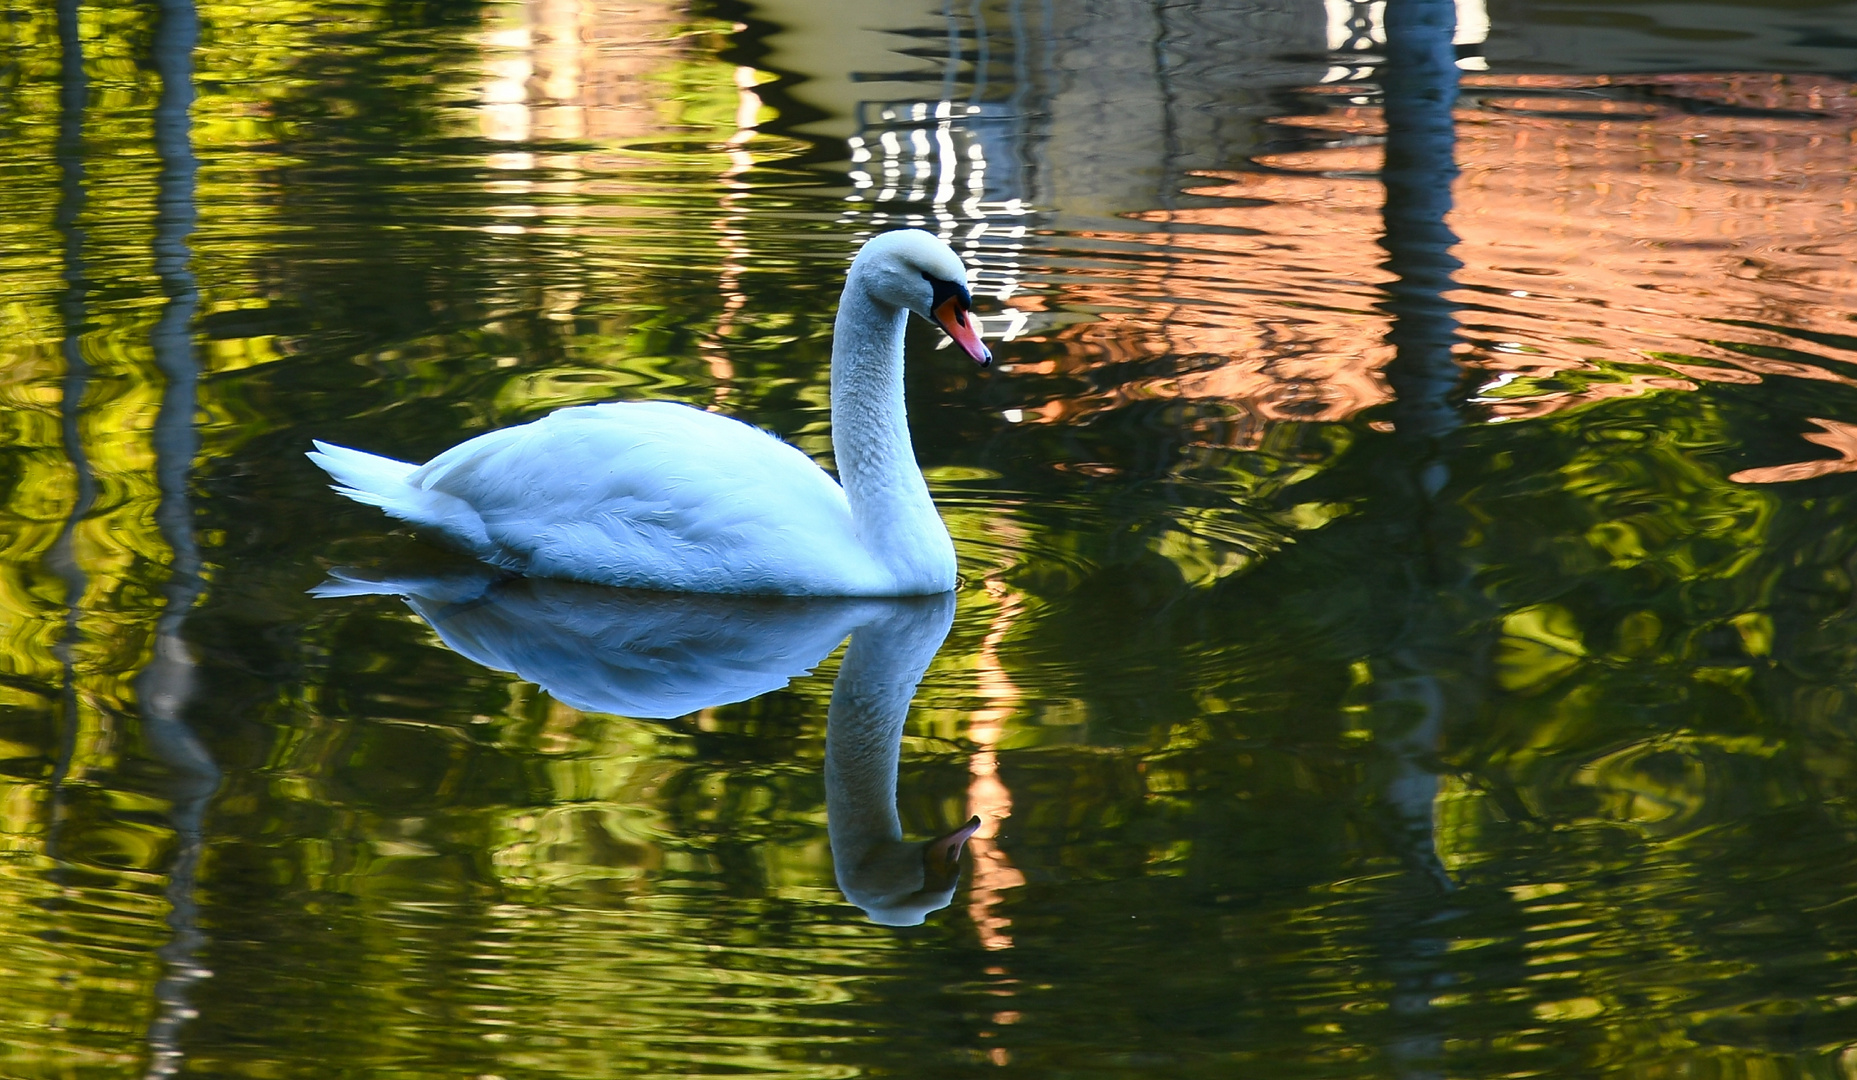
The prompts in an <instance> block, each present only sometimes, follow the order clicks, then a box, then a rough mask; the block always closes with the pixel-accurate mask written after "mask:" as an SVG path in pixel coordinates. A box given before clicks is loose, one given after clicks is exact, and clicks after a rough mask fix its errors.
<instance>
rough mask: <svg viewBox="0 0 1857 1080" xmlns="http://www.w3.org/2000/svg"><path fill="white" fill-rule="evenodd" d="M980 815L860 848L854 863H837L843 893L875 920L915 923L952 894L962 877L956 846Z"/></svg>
mask: <svg viewBox="0 0 1857 1080" xmlns="http://www.w3.org/2000/svg"><path fill="white" fill-rule="evenodd" d="M979 828H980V819H979V818H977V817H975V818H969V819H968V821H967V824H965V825H962V826H961V827H960V828H958V829H956V830H954V831H953V832H951V833H948V834H946V835H943V836H938V837H936V838H935V839H933V840H928V841H925V842H922V843H915V844H911V843H905V842H903V841H900V840H899V841H889V842H885V843H881V844H878V845H876V846H875V847H873V848H872V849H871V850H869V851H867V852H865V853H864V857H863V858H861V859H859V860H858V862H857V864H856V865H855V866H840V867H838V887H839V888H840V889H841V890H843V891H844V894H845V899H847V900H849V901H851V902H852V903H854V904H856V905H857V906H859V907H861V908H863V909H864V914H866V915H868V916H870V921H871V922H874V923H877V924H878V925H880V926H918V925H920V924H921V922H922V920H924V919H926V918H928V915H929V912H931V911H939V910H941V909H942V908H945V907H947V906H948V904H949V903H951V902H952V901H953V900H954V887H955V885H956V884H958V883H959V882H960V878H961V849H962V848H963V847H965V846H967V841H968V838H969V837H971V836H973V835H974V832H975V831H976V830H978V829H979Z"/></svg>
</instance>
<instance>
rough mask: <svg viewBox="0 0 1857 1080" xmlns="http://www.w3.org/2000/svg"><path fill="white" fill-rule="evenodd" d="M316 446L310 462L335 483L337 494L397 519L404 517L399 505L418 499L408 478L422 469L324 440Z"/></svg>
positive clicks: (315, 441) (317, 440)
mask: <svg viewBox="0 0 1857 1080" xmlns="http://www.w3.org/2000/svg"><path fill="white" fill-rule="evenodd" d="M313 442H314V445H315V447H316V449H315V450H313V451H311V452H310V454H309V455H308V456H309V459H310V460H311V461H313V462H315V463H316V465H317V467H318V468H320V469H322V471H323V472H326V473H328V474H329V478H330V479H332V480H334V481H335V485H334V486H335V490H336V491H337V492H339V493H341V494H343V495H346V496H348V497H349V498H351V499H353V500H355V501H356V502H359V503H367V504H368V505H369V506H378V507H380V508H381V509H382V510H385V511H387V512H388V513H389V514H392V515H394V516H395V517H402V516H404V515H402V514H401V513H400V512H399V511H398V510H397V509H395V507H396V506H397V505H399V504H400V503H404V502H410V501H413V500H415V499H416V498H417V495H416V494H415V492H416V491H417V489H416V488H414V487H413V486H412V485H410V484H408V483H407V482H406V477H407V476H408V475H409V474H411V473H412V471H413V470H414V469H415V468H417V467H418V466H415V465H409V464H407V463H406V462H404V461H395V460H393V459H392V458H386V457H381V456H380V455H378V454H369V453H365V452H363V451H360V450H350V449H349V448H348V447H346V446H336V445H335V444H334V443H326V442H323V441H322V440H321V439H316V440H313Z"/></svg>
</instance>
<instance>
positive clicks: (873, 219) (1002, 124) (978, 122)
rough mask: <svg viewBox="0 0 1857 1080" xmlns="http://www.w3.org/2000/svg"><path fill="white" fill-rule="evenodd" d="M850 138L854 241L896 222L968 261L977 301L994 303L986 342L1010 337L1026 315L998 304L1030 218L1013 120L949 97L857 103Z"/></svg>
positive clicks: (1016, 276) (1008, 293)
mask: <svg viewBox="0 0 1857 1080" xmlns="http://www.w3.org/2000/svg"><path fill="white" fill-rule="evenodd" d="M858 111H859V119H860V123H859V128H860V133H859V134H855V135H852V136H850V137H849V138H847V139H846V143H847V145H848V147H849V149H850V157H851V164H852V168H851V172H850V180H851V185H852V191H851V192H850V193H849V194H848V195H846V196H845V201H846V202H847V203H848V204H849V205H848V207H847V209H846V212H845V215H844V217H843V219H842V220H843V221H845V222H846V223H848V224H851V225H853V226H854V227H856V229H857V235H858V238H859V239H860V240H861V239H862V238H863V237H864V236H867V235H869V234H870V233H874V232H880V231H882V230H884V229H889V228H895V227H897V226H899V225H907V226H913V227H915V228H920V229H926V230H928V231H930V232H933V233H935V234H936V235H938V236H940V237H941V238H942V239H944V240H946V241H948V243H949V244H951V245H953V246H954V248H955V250H957V251H959V252H960V253H961V257H962V258H963V259H964V260H965V261H966V262H967V265H968V272H969V274H970V275H971V284H972V286H973V291H974V294H975V295H976V296H977V297H983V298H991V299H993V300H996V301H999V302H1000V305H1001V306H1000V310H999V311H998V312H996V313H983V314H982V315H981V316H980V324H981V328H982V331H983V332H984V333H985V335H986V336H987V337H992V338H999V339H1002V340H1006V341H1010V340H1012V339H1013V338H1015V337H1017V336H1019V335H1020V334H1022V333H1024V332H1025V331H1026V329H1027V328H1028V327H1029V326H1030V325H1031V323H1032V314H1031V313H1030V312H1027V311H1024V310H1021V309H1019V308H1016V307H1011V306H1007V305H1006V304H1005V301H1007V300H1009V299H1011V298H1012V295H1013V294H1014V293H1016V292H1018V291H1019V289H1020V287H1021V284H1022V282H1023V278H1024V266H1023V262H1022V259H1021V256H1022V253H1023V252H1024V250H1025V243H1026V237H1027V234H1028V232H1029V230H1030V227H1031V219H1032V216H1033V210H1032V205H1033V204H1032V202H1031V200H1030V199H1029V198H1028V197H1027V196H1028V194H1029V193H1028V192H1027V191H1026V190H1025V178H1024V176H1023V172H1024V170H1022V169H1019V168H1017V167H1015V165H1016V162H1015V155H1014V154H1013V150H1014V148H1015V143H1016V140H1015V136H1016V135H1017V134H1018V133H1017V132H1016V131H1013V130H1012V128H1013V127H1014V126H1015V121H1016V119H1017V118H1016V117H1014V116H1013V115H1012V114H1010V113H1009V112H1007V111H1006V110H1005V109H1003V108H1001V107H999V106H994V107H992V108H991V109H989V108H988V107H987V106H984V105H977V104H968V103H961V104H956V103H954V102H951V101H936V102H927V101H908V102H891V103H885V104H876V105H873V104H863V105H860V107H859V110H858Z"/></svg>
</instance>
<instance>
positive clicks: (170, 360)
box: [136, 0, 219, 1077]
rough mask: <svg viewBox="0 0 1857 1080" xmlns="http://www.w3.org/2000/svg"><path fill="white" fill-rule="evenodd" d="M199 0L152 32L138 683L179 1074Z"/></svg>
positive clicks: (176, 5) (164, 984)
mask: <svg viewBox="0 0 1857 1080" xmlns="http://www.w3.org/2000/svg"><path fill="white" fill-rule="evenodd" d="M199 33H200V27H199V18H198V15H197V13H196V12H195V10H194V6H193V0H163V3H162V5H161V13H160V16H159V19H158V22H157V24H156V30H155V40H154V61H155V69H156V71H157V72H158V73H159V74H160V77H161V98H160V101H159V103H158V104H157V105H156V106H155V150H156V155H157V156H158V158H159V159H160V162H161V175H160V180H159V191H158V194H157V210H156V216H155V242H154V252H155V270H156V273H157V274H159V275H160V278H161V283H162V289H163V291H164V292H165V293H166V294H167V301H166V303H165V304H164V306H163V308H162V312H161V318H160V321H159V322H158V323H157V324H156V325H155V328H154V331H153V332H152V334H151V336H150V338H151V340H150V344H151V345H152V346H153V351H154V355H155V363H156V365H157V366H158V367H159V368H160V369H161V374H162V376H163V377H164V379H165V380H166V389H165V390H164V391H163V394H162V399H161V410H160V413H159V414H158V416H157V417H156V420H155V431H154V445H155V470H156V474H157V475H156V479H157V482H158V484H159V487H160V491H161V503H160V507H159V509H158V510H157V512H156V519H157V523H158V524H159V526H160V530H161V535H162V538H163V539H164V540H165V541H166V543H167V546H168V550H169V551H171V552H172V553H173V563H172V564H171V565H170V567H169V576H168V582H167V584H166V586H165V587H164V588H163V590H162V595H163V601H164V603H163V608H162V612H161V616H160V619H159V621H158V622H157V624H156V628H155V649H154V657H153V658H152V659H151V660H150V661H149V664H148V666H147V667H146V668H144V669H143V670H142V672H141V674H140V675H139V676H138V677H137V679H136V696H137V700H138V701H139V703H140V706H141V713H142V730H143V735H144V737H145V738H146V739H147V741H148V746H149V749H150V751H151V752H152V753H153V754H154V755H155V757H156V758H158V759H159V760H160V761H161V762H162V763H163V764H164V765H166V766H167V767H168V770H169V788H170V790H169V794H170V797H171V799H172V802H173V810H172V821H173V826H174V831H175V839H176V843H175V850H174V856H173V860H172V862H171V863H170V865H169V867H168V885H167V889H166V896H167V899H168V905H169V913H168V925H169V927H170V928H171V929H172V930H173V932H174V936H173V937H172V938H171V939H170V940H169V941H168V943H167V944H166V945H164V946H163V947H162V948H161V949H160V950H159V954H160V956H161V960H162V963H163V966H164V969H165V970H164V971H163V974H162V977H161V980H160V982H158V983H157V984H156V986H155V998H156V1005H157V1013H156V1016H155V1018H154V1020H153V1021H152V1022H151V1023H150V1024H149V1029H148V1053H149V1060H148V1072H147V1075H149V1076H151V1077H165V1076H171V1075H174V1074H175V1073H176V1072H178V1071H179V1070H180V1068H181V1065H182V1061H183V1057H182V1053H181V1049H180V1031H181V1028H182V1026H183V1025H184V1024H185V1023H186V1020H187V1018H188V1017H189V1016H190V1015H191V1013H192V1009H191V1006H190V1004H189V996H190V991H191V989H192V987H193V984H194V983H195V982H197V981H199V980H200V979H201V978H203V977H205V976H206V975H207V974H208V973H207V972H206V970H205V969H204V968H202V967H201V966H200V962H199V954H200V951H201V949H202V947H203V946H204V945H205V935H204V934H203V933H202V932H201V931H200V928H199V906H198V902H197V901H196V900H195V897H194V892H195V887H196V884H197V880H196V878H197V874H198V872H199V866H200V856H201V853H202V850H203V848H204V846H205V817H206V809H207V804H208V802H209V801H210V800H211V798H212V796H213V792H214V790H215V789H217V787H218V786H219V769H218V766H217V765H216V764H215V763H214V761H213V758H212V755H211V754H210V753H208V751H207V749H206V747H205V746H204V745H203V744H202V743H201V742H200V740H199V738H198V737H197V736H196V735H195V734H194V733H193V731H192V729H190V728H189V727H188V725H187V721H186V717H185V713H186V710H187V705H188V702H189V701H190V700H191V698H192V697H193V691H194V679H195V672H194V662H193V659H192V657H191V655H190V654H189V652H188V649H187V645H186V642H185V640H184V639H183V637H182V634H181V631H182V628H183V625H184V623H185V622H186V619H187V614H188V612H189V611H190V610H191V609H192V608H193V606H194V603H195V601H196V600H198V599H199V596H200V592H201V588H202V585H203V582H202V581H201V577H200V569H201V567H200V553H199V548H198V545H197V544H196V542H195V540H194V535H193V506H192V501H191V499H190V496H189V492H188V486H189V481H190V474H191V470H192V467H193V459H194V455H195V453H196V451H197V450H198V448H199V436H198V434H197V432H196V431H195V429H194V414H195V411H196V394H197V391H198V383H199V375H200V373H199V361H198V358H197V357H196V356H195V354H194V346H193V321H194V315H195V313H196V310H197V308H198V306H199V292H198V289H197V286H196V285H195V282H194V277H193V271H192V269H191V267H190V265H189V263H190V259H191V255H192V252H191V248H190V245H189V239H190V237H191V234H192V233H193V229H194V222H195V218H196V213H195V208H194V186H195V173H196V172H197V170H198V167H199V166H198V162H197V161H196V160H195V158H194V153H193V142H192V132H191V128H190V124H191V119H190V117H189V111H190V109H191V107H192V105H193V49H194V44H195V42H196V41H197V40H198V39H199Z"/></svg>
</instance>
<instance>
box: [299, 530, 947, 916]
mask: <svg viewBox="0 0 1857 1080" xmlns="http://www.w3.org/2000/svg"><path fill="white" fill-rule="evenodd" d="M314 591H315V592H316V593H317V594H318V595H321V596H357V595H371V594H382V595H397V596H400V597H401V598H402V599H404V600H405V601H406V603H407V605H408V606H410V607H411V608H412V609H413V610H414V611H415V612H417V613H418V614H419V616H420V617H421V618H423V619H425V620H426V621H427V622H428V623H430V624H431V625H432V628H433V629H434V630H436V631H437V632H438V635H439V637H440V638H441V639H442V640H443V641H444V642H445V644H446V645H448V646H450V647H451V648H452V649H454V650H456V651H457V652H459V653H461V654H463V655H464V656H466V657H468V658H469V659H471V660H473V661H475V662H477V663H479V664H482V665H484V666H485V667H489V668H494V669H497V670H500V671H509V672H514V673H515V674H517V675H519V676H521V677H522V678H524V679H527V680H529V681H530V682H534V683H536V684H538V685H539V686H541V687H542V688H543V689H544V690H546V691H548V692H549V694H551V695H553V696H554V697H555V698H556V699H557V700H559V701H562V702H564V703H566V704H568V705H572V706H574V707H575V708H579V709H587V710H592V711H596V712H611V713H618V714H620V715H624V716H634V717H642V718H652V719H669V718H671V717H676V716H685V715H688V714H690V713H693V712H696V711H698V710H700V709H705V708H709V707H711V706H715V705H724V704H729V703H732V702H736V701H744V700H746V699H748V698H751V697H755V696H758V695H760V694H764V693H767V692H769V691H772V690H777V689H779V688H781V687H783V686H785V685H787V683H788V682H789V681H790V680H792V679H793V678H795V677H798V676H800V675H802V674H805V673H806V672H808V671H810V670H811V669H812V668H813V667H815V666H817V665H818V664H819V663H820V662H821V661H823V660H824V659H825V658H826V657H827V656H828V655H830V654H831V652H832V650H833V649H834V648H836V647H837V646H838V643H839V642H841V641H843V640H844V639H845V636H846V635H847V634H849V635H850V636H851V645H850V647H849V648H847V649H846V650H845V658H844V663H843V664H842V665H841V666H840V668H839V672H838V680H837V681H836V682H835V683H833V685H832V703H831V706H830V709H829V711H828V714H827V715H828V719H827V721H826V734H825V792H826V796H825V805H826V830H827V832H828V834H829V839H830V843H831V849H832V863H833V868H834V873H835V874H836V876H837V879H838V886H839V889H840V890H841V891H842V892H843V893H844V895H845V898H846V899H848V900H850V901H851V902H852V903H853V904H856V905H857V906H858V907H860V908H862V909H864V912H865V913H866V914H867V915H868V916H869V917H870V918H871V920H872V921H873V922H877V923H881V924H884V925H886V926H914V925H916V924H918V923H920V922H922V921H923V920H924V919H925V918H927V916H928V914H929V913H930V912H932V911H936V910H939V909H941V908H944V907H946V906H948V904H949V902H950V901H952V900H953V898H954V890H955V886H956V885H957V884H958V881H959V876H960V857H961V850H962V848H963V846H964V845H965V844H966V842H967V840H968V838H969V837H971V836H972V835H973V833H974V830H975V829H977V828H979V826H980V819H979V818H974V819H972V820H970V821H968V822H967V823H966V824H965V825H962V826H961V827H960V828H957V829H955V830H953V831H952V832H949V833H947V834H945V835H943V836H940V837H937V838H935V839H932V840H927V841H908V840H905V839H904V838H903V829H902V820H901V818H900V817H899V816H898V814H897V811H896V780H897V767H898V764H899V757H900V755H901V752H902V739H903V726H904V722H905V721H906V720H907V719H908V716H909V703H910V700H911V699H912V698H913V697H914V696H915V691H916V686H917V685H918V684H919V683H920V682H921V681H922V676H923V673H924V672H926V671H927V670H928V666H929V662H930V661H932V660H933V659H934V657H935V653H936V652H937V650H939V649H940V648H941V644H942V640H943V639H944V638H946V637H947V634H948V629H949V627H950V626H952V625H953V621H954V595H953V594H952V593H940V594H936V595H931V596H923V597H910V598H895V599H875V598H868V599H867V598H845V597H829V598H785V597H747V596H704V595H688V594H686V595H676V594H670V593H650V592H636V591H627V590H616V589H607V588H602V587H599V586H592V585H584V584H580V583H578V582H569V581H550V580H544V579H535V578H522V577H514V576H509V575H498V574H497V573H495V572H494V571H491V570H490V569H488V568H484V567H472V568H470V569H468V570H464V571H460V572H455V573H433V574H415V575H403V576H392V577H387V576H382V577H369V576H366V575H363V574H361V573H360V572H358V571H354V570H338V571H336V572H335V573H334V575H333V576H332V577H331V578H330V580H329V581H327V582H325V583H324V584H323V585H321V586H318V587H317V588H316V589H315V590H314Z"/></svg>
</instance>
